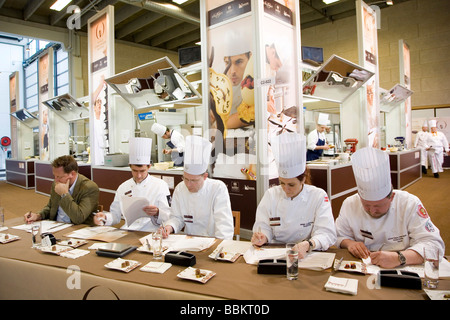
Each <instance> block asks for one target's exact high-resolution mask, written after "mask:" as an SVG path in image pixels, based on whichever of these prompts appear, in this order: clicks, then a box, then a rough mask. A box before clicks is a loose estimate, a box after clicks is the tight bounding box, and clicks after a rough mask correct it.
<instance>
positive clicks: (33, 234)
mask: <svg viewBox="0 0 450 320" xmlns="http://www.w3.org/2000/svg"><path fill="white" fill-rule="evenodd" d="M40 229H41V224H40V223H33V224H32V225H31V241H32V243H33V246H32V248H37V247H39V243H38V242H37V235H38V234H39V233H40V232H39V231H40Z"/></svg>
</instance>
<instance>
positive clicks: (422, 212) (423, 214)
mask: <svg viewBox="0 0 450 320" xmlns="http://www.w3.org/2000/svg"><path fill="white" fill-rule="evenodd" d="M417 214H418V215H419V217H421V218H424V219H428V212H427V210H425V208H424V206H422V204H421V203H419V206H418V207H417Z"/></svg>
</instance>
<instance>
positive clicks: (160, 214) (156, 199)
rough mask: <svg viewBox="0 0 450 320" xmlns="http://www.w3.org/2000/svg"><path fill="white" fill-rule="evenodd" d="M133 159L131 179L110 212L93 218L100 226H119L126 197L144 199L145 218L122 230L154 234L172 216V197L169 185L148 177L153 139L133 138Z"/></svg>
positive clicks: (118, 194)
mask: <svg viewBox="0 0 450 320" xmlns="http://www.w3.org/2000/svg"><path fill="white" fill-rule="evenodd" d="M129 145H130V156H129V157H130V158H129V165H130V168H131V174H132V178H130V179H128V180H127V181H125V182H123V183H122V184H121V185H120V186H119V188H118V189H117V191H116V195H115V197H114V201H113V202H112V204H111V206H110V212H98V213H97V214H96V216H95V217H94V222H95V224H97V225H115V224H118V223H119V222H120V220H121V218H122V215H123V211H122V210H123V201H124V198H125V197H141V198H145V199H147V200H148V203H149V204H148V205H146V206H144V207H142V214H143V215H146V216H144V217H141V218H138V219H137V220H135V221H133V222H132V223H131V225H127V224H126V223H125V225H123V226H122V229H127V230H138V231H148V232H153V231H156V230H158V229H159V228H160V226H161V225H162V223H163V222H165V221H167V220H168V219H169V216H170V211H171V209H170V202H171V196H170V191H169V187H168V185H167V183H166V182H165V181H163V180H161V179H158V178H155V177H152V176H151V175H149V174H148V170H149V169H150V158H151V150H152V139H150V138H130V142H129Z"/></svg>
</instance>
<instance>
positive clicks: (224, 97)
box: [209, 68, 233, 139]
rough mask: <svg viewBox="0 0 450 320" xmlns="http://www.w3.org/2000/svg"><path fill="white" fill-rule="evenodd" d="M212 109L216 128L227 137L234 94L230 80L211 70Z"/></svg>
mask: <svg viewBox="0 0 450 320" xmlns="http://www.w3.org/2000/svg"><path fill="white" fill-rule="evenodd" d="M209 92H210V108H211V111H212V113H213V115H214V118H213V119H214V120H215V122H216V127H217V129H218V130H220V131H221V132H222V134H223V138H224V139H225V137H226V130H227V128H226V123H227V121H228V116H229V115H230V111H231V102H232V101H233V92H232V90H231V82H230V79H228V77H227V76H226V75H224V74H223V73H217V72H215V71H214V70H213V69H212V68H210V69H209Z"/></svg>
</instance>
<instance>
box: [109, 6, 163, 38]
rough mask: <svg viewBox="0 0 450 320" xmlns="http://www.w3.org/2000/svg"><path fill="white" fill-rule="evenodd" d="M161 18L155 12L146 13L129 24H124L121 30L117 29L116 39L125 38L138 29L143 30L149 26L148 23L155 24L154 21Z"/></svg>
mask: <svg viewBox="0 0 450 320" xmlns="http://www.w3.org/2000/svg"><path fill="white" fill-rule="evenodd" d="M160 18H162V15H161V14H159V13H155V12H150V11H148V12H146V13H145V14H143V15H141V16H140V17H138V18H136V19H134V20H133V21H131V22H130V23H128V24H126V25H125V26H123V27H122V28H119V29H118V30H116V32H115V33H116V37H117V39H122V38H124V37H126V36H127V35H129V34H132V33H134V32H136V31H137V30H139V29H142V28H144V27H145V26H147V25H149V24H150V23H153V22H155V21H156V20H158V19H160Z"/></svg>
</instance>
